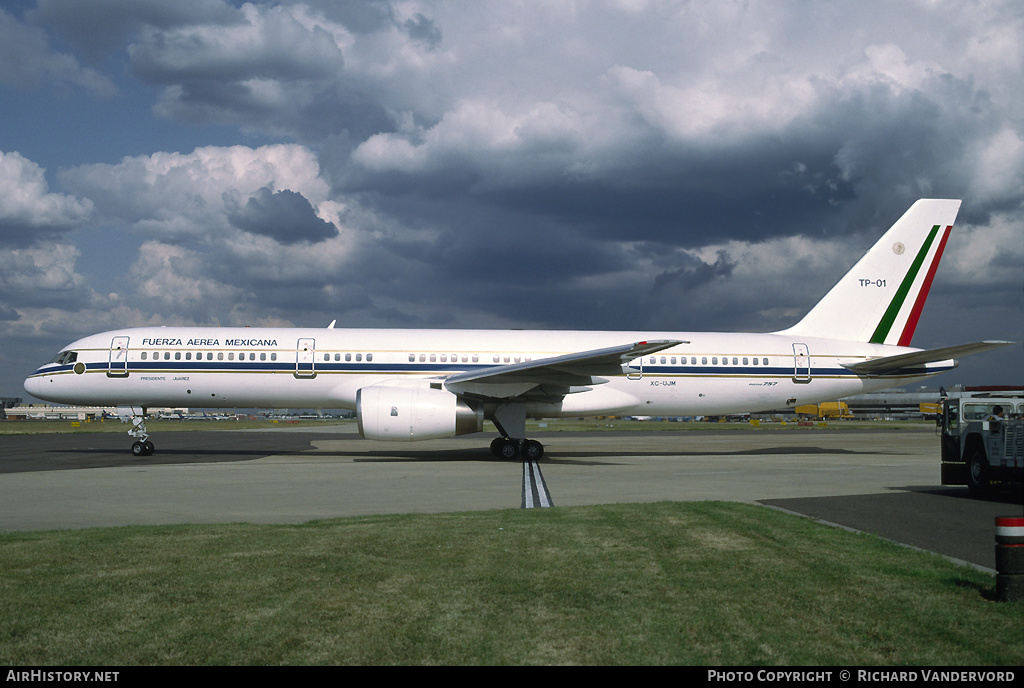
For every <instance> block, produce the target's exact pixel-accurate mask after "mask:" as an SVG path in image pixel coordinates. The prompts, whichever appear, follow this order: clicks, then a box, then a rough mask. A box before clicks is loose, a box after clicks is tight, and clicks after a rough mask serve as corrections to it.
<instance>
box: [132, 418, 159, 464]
mask: <svg viewBox="0 0 1024 688" xmlns="http://www.w3.org/2000/svg"><path fill="white" fill-rule="evenodd" d="M128 435H129V436H130V437H134V438H136V441H135V442H133V443H132V456H152V455H153V452H154V451H155V450H156V448H155V447H154V446H153V443H152V442H150V441H149V433H148V432H146V407H145V406H143V407H142V413H136V411H135V407H134V406H133V407H132V429H131V430H129V431H128Z"/></svg>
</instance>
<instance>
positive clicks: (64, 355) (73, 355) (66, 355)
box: [50, 351, 78, 365]
mask: <svg viewBox="0 0 1024 688" xmlns="http://www.w3.org/2000/svg"><path fill="white" fill-rule="evenodd" d="M77 360H78V352H77V351H61V352H60V353H59V354H57V355H56V356H54V357H53V360H51V361H50V363H58V364H60V365H67V364H69V363H74V362H75V361H77Z"/></svg>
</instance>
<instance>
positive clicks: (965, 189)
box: [0, 0, 1024, 396]
mask: <svg viewBox="0 0 1024 688" xmlns="http://www.w3.org/2000/svg"><path fill="white" fill-rule="evenodd" d="M0 188H2V193H0V343H2V345H0V366H2V378H0V396H14V395H17V396H24V390H23V389H22V388H21V381H22V380H23V379H24V378H25V377H26V376H27V375H28V374H29V373H31V372H32V371H33V370H34V369H35V368H36V367H37V366H38V365H39V364H40V363H42V362H44V361H45V360H47V359H48V358H49V357H50V356H51V355H52V354H53V353H55V352H56V351H57V350H58V349H59V348H60V347H62V346H64V345H65V344H67V343H68V342H70V341H71V340H74V339H76V338H78V337H80V336H84V335H86V334H91V333H94V332H97V331H101V330H106V329H112V328H117V327H124V326H136V325H147V324H167V325H184V324H195V325H254V326H255V325H296V326H326V325H327V324H328V323H329V322H330V321H331V320H334V319H337V320H338V324H339V326H360V327H365V326H370V327H388V326H396V327H456V328H466V327H486V328H491V327H499V328H504V327H517V328H554V329H565V328H585V329H657V330H719V331H771V330H776V329H782V328H785V327H788V326H790V325H792V324H793V323H794V322H796V321H797V320H798V319H799V318H800V316H801V315H802V314H803V313H804V312H805V311H806V310H807V309H809V308H810V307H811V306H812V305H813V304H814V303H815V302H816V301H817V300H818V299H819V298H820V297H821V296H822V295H823V294H824V293H825V292H826V291H827V290H828V288H829V287H830V286H831V285H832V284H833V283H834V282H835V281H836V280H837V279H838V278H839V277H840V276H841V275H842V274H843V273H844V272H845V271H846V270H847V269H848V268H849V267H850V266H851V265H852V264H853V263H854V262H855V261H856V259H857V258H858V257H859V255H860V254H861V253H862V252H863V251H864V250H866V249H867V248H868V247H869V246H870V245H871V244H872V243H873V242H874V241H875V239H876V238H877V237H878V236H879V235H880V234H881V233H882V232H883V231H884V230H885V229H886V228H888V226H889V225H890V224H892V222H894V221H895V220H896V219H897V218H898V217H899V216H900V215H901V214H902V213H903V211H904V210H905V209H906V208H907V207H909V206H910V204H911V203H912V202H913V201H914V200H916V199H918V198H921V197H944V198H961V199H963V206H962V208H961V211H960V215H959V218H958V222H957V226H956V228H955V230H954V234H953V237H952V238H951V239H950V243H949V245H948V247H947V250H946V253H945V259H944V261H943V264H942V266H941V268H940V269H939V272H938V275H937V277H936V280H935V284H934V286H933V288H932V294H931V298H930V299H929V303H928V306H927V307H926V309H925V312H924V315H923V317H922V320H921V324H920V326H919V328H918V331H917V336H916V337H915V340H914V344H915V345H916V346H921V347H934V346H944V345H951V344H957V343H962V342H965V341H975V340H979V339H1010V340H1014V341H1018V342H1020V341H1024V307H1022V303H1024V5H1022V4H1021V3H1020V2H1019V0H1006V1H1005V2H1001V1H999V0H993V1H983V2H965V1H964V0H951V1H949V2H946V1H944V0H916V1H906V2H897V1H893V0H886V1H884V2H871V1H866V2H865V1H863V0H861V1H857V2H828V3H812V2H806V1H805V0H773V1H772V2H754V1H747V2H730V1H728V0H714V1H707V2H700V1H693V2H671V1H668V0H663V1H662V0H575V1H573V0H565V1H561V2H554V1H552V2H540V1H537V2H515V1H511V0H496V1H493V2H492V1H488V0H474V1H473V2H442V1H437V2H426V1H416V0H411V1H401V0H393V1H386V0H379V1H372V0H352V1H350V2H346V1H341V0H305V1H302V2H299V1H295V2H293V1H290V0H284V1H282V2H247V3H240V2H233V1H230V0H180V1H177V2H173V3H170V2H166V0H87V1H83V0H35V1H29V0H25V1H18V0H5V1H4V2H3V3H2V4H0ZM940 381H941V382H942V383H943V384H947V385H949V384H954V383H957V382H962V383H966V384H997V383H1018V384H1020V383H1024V355H1022V350H1021V347H1020V346H1015V347H1012V348H1009V347H1008V348H1006V349H1003V350H1000V351H998V352H993V353H988V354H982V355H980V356H977V357H972V358H968V359H964V361H962V363H961V367H960V369H958V370H957V371H954V372H953V373H949V374H947V375H946V376H944V377H943V378H940V379H939V380H938V381H936V384H938V383H939V382H940Z"/></svg>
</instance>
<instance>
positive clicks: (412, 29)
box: [402, 14, 441, 48]
mask: <svg viewBox="0 0 1024 688" xmlns="http://www.w3.org/2000/svg"><path fill="white" fill-rule="evenodd" d="M402 28H403V29H405V31H406V33H408V34H409V38H412V39H413V40H415V41H420V42H421V43H423V44H424V45H426V46H427V47H428V48H436V47H437V46H438V45H440V44H441V29H440V28H438V26H437V25H436V24H435V23H434V22H432V21H431V20H430V19H427V18H426V17H424V16H423V15H422V14H417V15H416V16H415V17H413V18H412V19H406V20H405V22H404V23H403V24H402Z"/></svg>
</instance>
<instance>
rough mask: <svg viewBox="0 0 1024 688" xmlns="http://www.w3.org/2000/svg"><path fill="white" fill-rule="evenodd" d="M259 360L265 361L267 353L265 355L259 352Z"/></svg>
mask: <svg viewBox="0 0 1024 688" xmlns="http://www.w3.org/2000/svg"><path fill="white" fill-rule="evenodd" d="M260 360H261V361H265V360H267V355H266V354H265V353H261V354H260Z"/></svg>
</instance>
